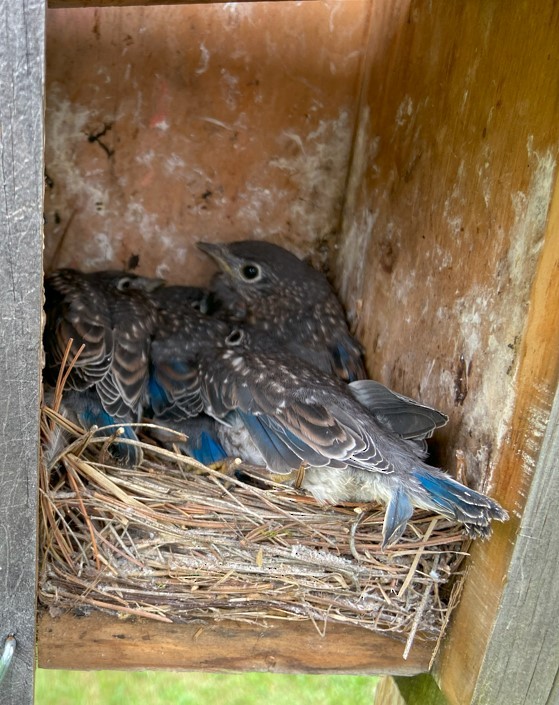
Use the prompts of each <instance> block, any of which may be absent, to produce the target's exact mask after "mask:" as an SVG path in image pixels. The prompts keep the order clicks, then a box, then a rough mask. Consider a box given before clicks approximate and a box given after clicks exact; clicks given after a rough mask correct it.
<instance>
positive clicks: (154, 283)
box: [146, 277, 167, 293]
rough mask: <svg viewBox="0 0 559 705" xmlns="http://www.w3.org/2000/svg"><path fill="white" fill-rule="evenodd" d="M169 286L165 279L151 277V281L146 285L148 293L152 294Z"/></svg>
mask: <svg viewBox="0 0 559 705" xmlns="http://www.w3.org/2000/svg"><path fill="white" fill-rule="evenodd" d="M165 284H167V282H166V280H165V279H157V278H154V277H151V279H149V281H148V282H147V284H146V291H148V292H150V293H151V292H152V291H157V289H161V287H162V286H165Z"/></svg>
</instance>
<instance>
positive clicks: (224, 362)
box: [192, 330, 508, 546]
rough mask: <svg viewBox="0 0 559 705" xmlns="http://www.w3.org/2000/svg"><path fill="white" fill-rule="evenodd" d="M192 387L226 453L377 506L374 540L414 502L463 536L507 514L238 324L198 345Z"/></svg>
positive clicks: (397, 531)
mask: <svg viewBox="0 0 559 705" xmlns="http://www.w3.org/2000/svg"><path fill="white" fill-rule="evenodd" d="M197 384H198V388H199V394H200V396H201V401H202V404H203V406H204V409H205V411H206V413H207V414H209V415H210V416H213V417H214V418H216V419H218V420H221V421H223V422H224V423H222V424H221V425H220V426H219V430H220V439H221V440H222V443H223V444H224V446H225V449H226V450H227V451H228V452H231V451H233V452H236V451H237V447H236V444H237V443H238V440H239V439H241V443H242V444H243V446H244V450H243V451H242V452H241V457H243V459H245V460H246V461H248V462H251V463H254V464H256V465H265V466H266V467H267V468H268V469H269V470H270V471H272V472H274V473H278V474H287V475H291V476H293V474H294V471H295V470H297V469H299V468H304V479H303V483H302V487H303V488H304V489H307V490H308V491H310V492H311V493H312V494H313V495H314V497H315V498H316V499H317V500H318V501H320V502H328V503H332V504H336V503H338V502H344V501H352V502H371V501H380V502H381V503H383V504H385V505H386V514H385V519H384V524H383V546H387V545H389V544H391V543H394V542H395V541H397V540H398V539H399V538H400V537H401V535H402V533H403V532H404V529H405V527H406V524H407V522H408V521H409V519H410V518H411V516H412V514H413V508H414V507H419V508H422V509H427V510H430V511H434V512H436V513H438V514H441V515H442V516H444V517H447V518H449V519H452V520H457V521H460V522H462V523H463V524H464V526H465V530H466V532H467V533H468V534H469V535H471V536H487V535H489V533H490V523H491V520H492V519H496V520H499V521H505V520H506V519H507V518H508V515H507V513H506V512H505V511H504V510H503V509H502V508H501V507H500V506H499V504H498V503H497V502H495V501H494V500H493V499H490V498H489V497H486V496H485V495H483V494H481V493H479V492H476V491H474V490H471V489H469V488H467V487H465V486H464V485H462V484H460V483H459V482H457V481H456V480H454V479H453V478H452V477H450V476H449V475H447V474H446V473H444V472H443V471H441V470H439V469H437V468H433V467H430V466H428V465H426V464H425V463H424V462H423V457H424V456H423V453H422V452H421V451H420V450H419V449H418V448H417V447H415V446H414V444H413V443H410V442H408V441H407V440H405V439H402V438H401V437H399V436H397V435H396V434H395V433H392V432H391V431H390V430H388V429H387V428H383V427H382V426H380V425H379V423H378V422H377V420H376V419H375V417H374V416H373V415H372V414H371V413H370V412H369V411H368V409H367V408H365V407H364V406H362V405H361V404H360V403H359V402H358V401H357V400H356V399H355V398H354V397H353V395H352V394H351V393H350V390H349V388H348V386H347V385H346V384H344V383H343V382H341V381H340V380H339V379H337V378H335V377H334V376H332V375H328V374H325V373H323V372H321V371H320V370H318V369H317V368H315V367H313V366H311V365H308V364H306V363H304V362H303V361H301V359H300V358H297V357H295V356H292V355H289V354H288V353H287V352H285V351H282V350H277V348H276V347H275V346H274V344H273V342H271V341H265V340H264V339H263V338H262V337H260V338H259V339H257V340H254V338H253V337H251V335H250V333H249V332H247V331H246V330H237V331H234V332H232V333H231V334H229V336H228V337H227V339H226V342H225V344H224V345H221V346H217V347H215V346H214V347H213V348H212V350H210V349H208V350H206V351H205V353H204V355H203V356H201V357H200V361H199V366H198V377H197ZM192 391H193V390H192ZM193 396H194V395H193ZM226 424H229V428H228V426H227V425H226ZM247 437H249V440H250V442H248V443H247Z"/></svg>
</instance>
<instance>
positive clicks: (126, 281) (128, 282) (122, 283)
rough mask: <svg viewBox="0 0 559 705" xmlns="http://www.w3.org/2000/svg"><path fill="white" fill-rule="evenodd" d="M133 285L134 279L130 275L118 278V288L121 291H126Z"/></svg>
mask: <svg viewBox="0 0 559 705" xmlns="http://www.w3.org/2000/svg"><path fill="white" fill-rule="evenodd" d="M131 286H132V279H131V278H130V277H122V279H119V280H118V284H117V285H116V288H117V289H118V290H119V291H126V289H130V287H131Z"/></svg>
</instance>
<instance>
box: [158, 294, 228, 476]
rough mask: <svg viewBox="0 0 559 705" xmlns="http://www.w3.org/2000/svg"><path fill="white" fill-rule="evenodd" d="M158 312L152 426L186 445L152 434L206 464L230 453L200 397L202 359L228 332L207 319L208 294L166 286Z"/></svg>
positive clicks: (166, 436)
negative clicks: (179, 435) (178, 436)
mask: <svg viewBox="0 0 559 705" xmlns="http://www.w3.org/2000/svg"><path fill="white" fill-rule="evenodd" d="M151 298H152V301H153V303H154V305H155V307H156V310H157V329H156V330H155V332H154V336H153V340H152V344H151V355H150V374H149V385H148V397H149V405H148V409H147V413H148V415H150V416H151V417H152V418H153V420H154V422H155V423H156V424H158V425H160V426H163V427H166V428H169V429H171V430H174V431H179V432H180V433H183V434H185V435H186V436H187V440H186V441H179V442H177V440H176V435H174V434H172V433H171V434H168V433H165V431H161V430H160V431H152V435H155V436H156V437H157V438H158V439H159V440H160V441H161V442H163V443H165V444H166V445H176V446H178V447H179V449H180V450H181V451H182V452H184V453H185V454H187V455H191V456H192V457H194V458H196V460H198V461H199V462H201V463H204V464H205V465H211V464H212V463H216V462H219V461H221V460H223V459H224V458H225V457H226V453H225V451H224V450H223V448H222V446H221V445H220V443H219V442H218V440H217V432H216V421H215V420H214V419H212V418H211V417H209V416H207V415H205V414H204V413H203V407H202V403H201V399H200V397H199V395H198V392H197V376H198V359H199V356H200V355H203V354H204V351H210V350H211V349H212V348H213V347H214V346H215V345H216V344H218V342H219V341H221V340H223V339H224V338H225V337H226V335H227V333H228V332H229V327H228V326H227V325H226V324H225V323H224V322H222V321H220V320H218V319H216V318H209V317H208V316H207V315H205V311H207V310H208V309H209V308H210V307H211V302H210V301H209V292H207V291H206V290H204V289H199V288H197V287H187V286H167V287H163V288H161V289H158V290H157V291H155V292H154V293H153V294H152V297H151Z"/></svg>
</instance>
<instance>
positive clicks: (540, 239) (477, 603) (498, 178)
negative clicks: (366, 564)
mask: <svg viewBox="0 0 559 705" xmlns="http://www.w3.org/2000/svg"><path fill="white" fill-rule="evenodd" d="M558 25H559V14H558V8H557V7H556V5H555V4H554V3H551V2H546V3H540V4H539V5H538V7H537V8H535V7H534V6H533V5H529V4H527V3H522V4H515V5H514V8H511V7H510V6H509V5H506V4H504V3H501V2H497V1H494V2H485V3H463V4H456V3H427V2H401V3H382V2H378V1H377V2H375V3H374V12H373V15H372V20H371V39H370V41H369V45H368V47H369V53H368V57H367V74H366V81H365V85H364V91H363V99H362V104H361V110H360V126H359V131H358V136H357V141H356V149H355V153H354V160H353V164H352V173H351V178H350V186H349V190H348V199H347V203H346V209H345V215H344V226H343V238H342V245H341V249H340V253H341V257H339V258H338V259H337V260H336V262H335V266H337V268H338V281H339V283H340V286H341V288H342V291H343V293H344V297H345V299H346V301H347V302H348V303H349V304H350V306H352V308H353V310H354V312H355V320H356V325H357V330H358V331H359V333H360V335H361V336H362V337H363V339H364V341H365V342H366V346H367V350H368V353H369V355H368V362H369V369H370V371H371V373H372V374H373V376H375V377H377V378H379V379H380V380H381V381H383V382H385V383H388V384H390V385H391V386H393V387H395V388H396V389H399V390H400V391H402V392H404V393H407V394H411V395H412V396H417V397H419V398H421V399H423V400H424V401H428V402H432V403H435V404H437V405H439V406H440V407H441V408H442V409H444V410H445V411H446V412H447V413H449V414H450V417H451V419H450V423H449V426H448V428H447V429H445V431H444V432H443V433H440V434H439V435H438V437H439V439H440V446H441V447H443V448H444V451H441V452H440V454H439V456H440V461H441V462H442V463H444V464H445V465H446V467H448V468H449V469H453V468H454V467H455V465H456V463H455V460H454V457H453V455H454V451H455V450H457V449H458V450H461V451H462V452H463V453H464V458H465V461H466V468H467V470H466V475H467V479H468V480H469V482H470V483H472V484H473V485H474V486H480V485H481V486H485V488H486V489H487V490H488V491H489V492H490V493H491V494H493V495H494V496H496V497H497V498H498V499H499V500H500V501H502V503H503V504H504V506H505V507H506V508H507V509H508V510H509V511H510V512H511V521H510V522H508V523H507V524H505V525H502V526H498V527H497V530H496V532H495V535H494V538H493V539H492V541H491V542H489V543H486V544H477V545H476V546H475V547H474V549H473V559H472V561H471V562H470V565H469V573H468V580H467V581H466V586H465V589H464V593H463V598H462V603H461V605H460V607H459V609H458V612H457V615H456V619H455V620H454V629H453V630H452V631H451V633H450V638H449V639H448V640H447V642H446V644H445V648H444V650H443V659H442V665H441V671H440V672H441V679H442V684H443V689H444V690H445V693H446V694H447V695H448V697H449V699H450V700H451V702H453V703H469V702H470V701H471V698H472V697H473V694H474V690H475V687H476V683H477V677H478V674H479V672H480V668H481V663H482V661H483V658H484V655H485V649H486V646H487V643H488V640H489V638H490V634H491V630H492V628H493V625H494V623H495V618H496V615H497V610H498V605H499V601H500V599H501V596H502V589H503V584H504V581H505V580H506V576H507V571H508V570H509V562H510V559H511V553H512V548H513V546H514V542H515V540H516V534H517V531H518V529H519V518H520V516H521V515H522V512H523V509H524V504H525V500H526V494H527V490H528V487H529V485H530V481H531V477H532V474H533V471H534V468H535V466H536V462H537V459H538V456H539V453H540V449H541V443H542V438H543V435H544V431H545V428H546V425H547V423H548V419H549V409H550V405H551V400H552V398H553V395H554V392H555V389H556V385H557V374H558V352H557V351H558V350H559V340H558V331H557V327H556V325H555V324H554V322H555V313H554V312H556V310H557V305H558V300H559V297H558V291H557V268H556V267H557V245H556V243H557V237H556V235H557V233H556V228H554V227H553V225H552V223H551V221H550V220H549V218H550V216H549V207H550V202H551V198H552V194H553V189H554V185H555V182H556V176H557V174H556V161H557V154H558V149H559V127H558V122H557V119H556V118H557V107H558V105H559V84H558V83H557V75H558V73H559V42H558V38H559V30H558ZM509 618H513V615H509ZM532 637H533V635H532ZM517 648H520V647H518V646H517ZM521 648H524V649H527V650H528V649H535V650H538V649H539V648H540V645H539V644H536V643H531V642H529V643H524V644H523V645H522V647H521ZM476 697H477V696H476ZM480 697H481V700H480V702H485V701H484V700H483V696H480Z"/></svg>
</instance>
